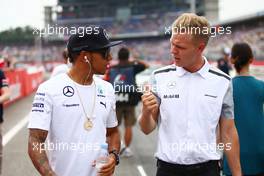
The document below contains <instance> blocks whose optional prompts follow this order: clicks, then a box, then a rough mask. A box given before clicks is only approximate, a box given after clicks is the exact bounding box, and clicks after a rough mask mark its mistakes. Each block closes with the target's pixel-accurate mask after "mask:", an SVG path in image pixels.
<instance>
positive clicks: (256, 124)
mask: <svg viewBox="0 0 264 176" xmlns="http://www.w3.org/2000/svg"><path fill="white" fill-rule="evenodd" d="M252 61H253V54H252V50H251V48H250V46H249V45H248V44H246V43H236V44H234V46H233V47H232V53H231V62H232V64H234V67H235V69H236V72H237V76H236V77H234V78H233V80H232V83H233V96H234V114H235V124H236V127H237V131H238V135H239V141H240V158H241V167H242V172H243V174H244V175H258V176H263V175H264V113H263V103H264V82H263V81H261V80H258V79H256V78H255V77H253V76H252V75H250V73H249V66H250V64H251V63H252ZM224 173H225V174H226V175H230V170H229V168H228V166H227V161H226V158H225V159H224Z"/></svg>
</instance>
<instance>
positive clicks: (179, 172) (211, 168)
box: [156, 159, 220, 176]
mask: <svg viewBox="0 0 264 176" xmlns="http://www.w3.org/2000/svg"><path fill="white" fill-rule="evenodd" d="M156 176H220V168H219V164H218V161H213V160H212V161H208V162H205V163H199V164H192V165H180V164H171V163H167V162H164V161H162V160H159V159H158V161H157V173H156Z"/></svg>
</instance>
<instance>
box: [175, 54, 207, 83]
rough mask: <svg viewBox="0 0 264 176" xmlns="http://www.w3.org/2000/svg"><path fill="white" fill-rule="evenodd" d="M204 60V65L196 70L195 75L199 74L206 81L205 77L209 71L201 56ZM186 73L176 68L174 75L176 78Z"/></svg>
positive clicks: (182, 69) (180, 68)
mask: <svg viewBox="0 0 264 176" xmlns="http://www.w3.org/2000/svg"><path fill="white" fill-rule="evenodd" d="M203 59H204V61H205V62H204V65H203V66H202V68H200V70H198V71H197V72H196V73H198V74H200V75H201V76H202V77H203V78H205V79H206V77H207V75H208V71H209V69H210V64H209V63H208V61H207V59H206V57H204V56H203ZM186 73H189V72H188V71H187V70H185V69H184V68H183V67H178V66H176V75H177V76H183V75H185V74H186Z"/></svg>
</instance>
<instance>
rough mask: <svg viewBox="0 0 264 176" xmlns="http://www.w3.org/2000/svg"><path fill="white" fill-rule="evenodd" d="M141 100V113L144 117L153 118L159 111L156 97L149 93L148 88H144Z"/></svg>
mask: <svg viewBox="0 0 264 176" xmlns="http://www.w3.org/2000/svg"><path fill="white" fill-rule="evenodd" d="M141 99H142V103H143V109H142V113H143V114H144V115H148V114H151V115H154V116H155V115H156V114H157V113H158V111H159V102H158V100H157V97H156V96H155V95H154V94H153V92H151V90H150V86H146V89H145V91H144V93H143V95H142V96H141Z"/></svg>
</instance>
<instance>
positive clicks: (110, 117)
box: [106, 85, 118, 128]
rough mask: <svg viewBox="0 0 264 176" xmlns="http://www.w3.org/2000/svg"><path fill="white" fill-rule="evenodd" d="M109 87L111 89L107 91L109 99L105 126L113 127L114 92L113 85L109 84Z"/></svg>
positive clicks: (114, 111)
mask: <svg viewBox="0 0 264 176" xmlns="http://www.w3.org/2000/svg"><path fill="white" fill-rule="evenodd" d="M109 89H111V90H110V91H109V92H110V93H109V99H110V112H109V115H108V117H107V124H106V127H107V128H114V127H116V126H117V124H118V122H117V118H116V100H115V93H114V89H113V86H112V85H111V86H109Z"/></svg>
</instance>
